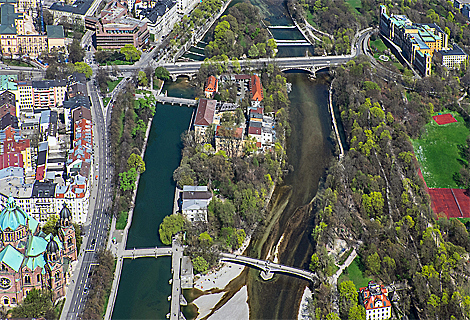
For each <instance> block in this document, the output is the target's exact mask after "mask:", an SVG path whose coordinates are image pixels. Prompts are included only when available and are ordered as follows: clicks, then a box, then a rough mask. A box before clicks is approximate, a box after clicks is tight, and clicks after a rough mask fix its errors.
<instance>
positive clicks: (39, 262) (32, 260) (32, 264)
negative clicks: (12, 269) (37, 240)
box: [23, 255, 46, 274]
mask: <svg viewBox="0 0 470 320" xmlns="http://www.w3.org/2000/svg"><path fill="white" fill-rule="evenodd" d="M45 265H46V259H44V255H39V256H37V257H26V259H25V260H24V262H23V266H26V267H28V268H29V270H31V271H34V270H36V268H37V267H40V268H41V273H42V274H45V273H46V269H45V268H44V266H45Z"/></svg>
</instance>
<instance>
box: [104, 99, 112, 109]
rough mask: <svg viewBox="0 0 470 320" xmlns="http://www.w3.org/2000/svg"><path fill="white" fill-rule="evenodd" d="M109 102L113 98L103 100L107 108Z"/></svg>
mask: <svg viewBox="0 0 470 320" xmlns="http://www.w3.org/2000/svg"><path fill="white" fill-rule="evenodd" d="M109 100H111V98H104V99H103V106H105V107H106V106H107V105H108V102H109Z"/></svg>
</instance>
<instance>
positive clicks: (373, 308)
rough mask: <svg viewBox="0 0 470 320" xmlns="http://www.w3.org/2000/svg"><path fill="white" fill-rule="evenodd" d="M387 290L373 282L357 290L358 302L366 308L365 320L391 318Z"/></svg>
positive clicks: (390, 306)
mask: <svg viewBox="0 0 470 320" xmlns="http://www.w3.org/2000/svg"><path fill="white" fill-rule="evenodd" d="M387 294H388V293H387V289H386V288H385V287H384V286H383V285H379V284H377V283H375V282H374V281H369V284H368V285H367V287H363V288H360V289H359V301H360V302H361V303H362V305H363V306H364V308H366V319H367V320H385V319H390V318H391V317H392V305H391V303H390V301H389V300H388V295H387Z"/></svg>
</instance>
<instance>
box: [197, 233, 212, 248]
mask: <svg viewBox="0 0 470 320" xmlns="http://www.w3.org/2000/svg"><path fill="white" fill-rule="evenodd" d="M199 242H200V243H202V244H204V245H206V246H208V247H210V246H211V245H212V243H213V242H214V241H213V240H212V237H211V236H210V234H209V233H207V231H204V232H203V233H201V234H200V235H199Z"/></svg>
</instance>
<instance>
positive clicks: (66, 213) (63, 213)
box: [59, 202, 72, 220]
mask: <svg viewBox="0 0 470 320" xmlns="http://www.w3.org/2000/svg"><path fill="white" fill-rule="evenodd" d="M59 217H60V220H67V219H71V218H72V212H70V209H69V208H68V207H67V205H66V204H65V202H64V206H63V207H62V209H61V210H60V213H59Z"/></svg>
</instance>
